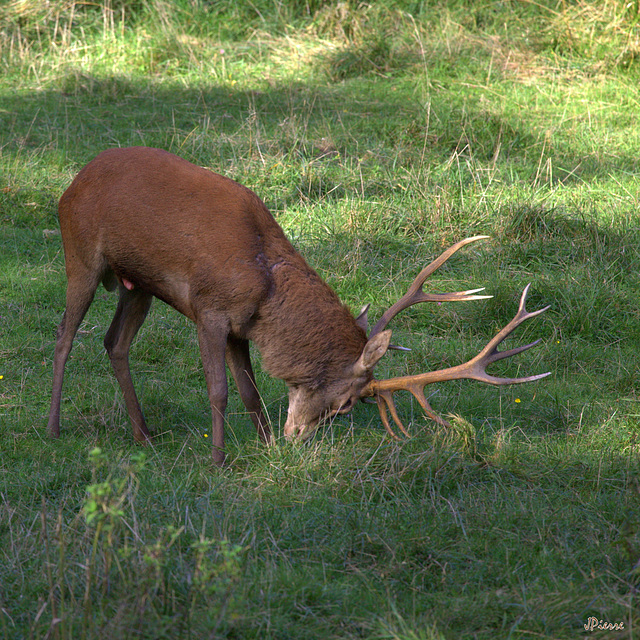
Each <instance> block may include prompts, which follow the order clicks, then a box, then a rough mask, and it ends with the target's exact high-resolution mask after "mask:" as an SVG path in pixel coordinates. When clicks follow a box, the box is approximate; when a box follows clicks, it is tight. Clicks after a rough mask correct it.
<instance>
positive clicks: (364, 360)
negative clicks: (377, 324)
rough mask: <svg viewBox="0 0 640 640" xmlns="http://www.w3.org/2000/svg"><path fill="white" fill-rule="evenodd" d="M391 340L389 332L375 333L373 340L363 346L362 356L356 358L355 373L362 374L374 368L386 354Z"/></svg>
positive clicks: (388, 330)
mask: <svg viewBox="0 0 640 640" xmlns="http://www.w3.org/2000/svg"><path fill="white" fill-rule="evenodd" d="M390 340H391V330H390V329H387V330H386V331H381V332H380V333H377V334H376V335H375V336H373V338H370V339H369V340H368V341H367V344H365V345H364V349H363V350H362V354H361V355H360V357H359V358H358V361H357V362H356V364H355V371H356V373H358V374H360V373H364V372H365V371H371V369H373V367H375V366H376V364H377V363H378V361H379V360H380V358H382V356H383V355H384V354H385V353H387V349H388V348H389V342H390Z"/></svg>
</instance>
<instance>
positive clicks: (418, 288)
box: [369, 236, 491, 338]
mask: <svg viewBox="0 0 640 640" xmlns="http://www.w3.org/2000/svg"><path fill="white" fill-rule="evenodd" d="M488 237H489V236H473V237H471V238H465V239H464V240H460V241H459V242H456V243H455V244H454V245H452V246H451V247H449V248H448V249H447V250H446V251H445V252H444V253H443V254H441V255H440V256H439V257H438V258H436V259H435V260H434V261H433V262H432V263H431V264H429V265H427V266H426V267H425V268H424V269H423V270H422V271H421V272H420V273H419V274H418V275H417V277H416V278H415V280H414V281H413V283H412V284H411V286H410V287H409V289H408V290H407V293H405V294H404V295H403V296H402V298H400V300H398V301H397V302H396V303H395V304H393V305H392V306H391V307H389V308H388V309H387V310H386V311H385V312H384V313H383V314H382V317H381V318H380V320H378V322H377V323H376V325H375V326H374V327H373V329H372V330H371V333H370V334H369V338H372V337H373V336H375V335H376V334H378V333H380V332H381V331H382V330H383V329H384V328H385V327H386V326H387V325H388V324H389V322H390V321H391V319H392V318H394V317H395V316H396V315H398V314H399V313H400V312H401V311H402V310H403V309H406V308H407V307H411V306H413V305H414V304H418V303H420V302H447V301H458V300H460V301H462V300H481V299H484V298H490V297H491V296H478V295H475V294H476V293H478V292H479V291H484V287H482V288H480V289H469V290H468V291H456V292H452V293H425V292H424V291H423V290H422V285H423V284H424V282H425V280H426V279H427V278H428V277H429V276H430V275H431V274H432V273H433V272H434V271H436V270H437V269H439V268H440V267H441V266H442V265H443V264H444V263H445V262H446V261H447V260H448V259H449V258H450V257H451V256H452V255H453V254H454V253H455V252H456V251H458V250H459V249H461V248H462V247H464V246H465V245H467V244H470V243H471V242H476V241H477V240H485V239H486V238H488Z"/></svg>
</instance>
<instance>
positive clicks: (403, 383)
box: [362, 236, 550, 440]
mask: <svg viewBox="0 0 640 640" xmlns="http://www.w3.org/2000/svg"><path fill="white" fill-rule="evenodd" d="M479 237H482V236H479ZM479 237H476V238H468V239H466V240H462V241H461V242H459V243H457V244H456V245H453V247H451V249H449V250H448V251H447V252H445V253H444V254H442V256H440V258H438V259H437V260H435V261H434V262H433V263H431V264H430V265H429V266H428V267H427V268H426V269H425V270H424V271H423V272H422V273H421V274H420V276H418V278H416V281H415V282H414V283H413V285H412V286H411V288H410V290H409V292H411V291H412V290H414V291H417V289H418V288H419V287H420V286H421V285H422V283H423V282H424V278H422V280H420V278H421V276H422V274H423V273H424V272H425V271H427V270H429V269H431V271H430V272H429V273H431V272H433V271H434V270H435V269H437V268H438V267H439V266H440V264H442V262H444V260H446V259H447V258H448V257H449V255H451V254H453V253H454V252H455V251H457V250H458V249H459V248H460V247H461V246H464V244H467V243H468V242H473V241H474V240H478V239H479ZM446 254H448V255H446ZM445 255H446V257H445V258H444V260H441V258H443V256H445ZM439 261H440V262H439ZM438 262H439V264H437V265H436V263H438ZM433 265H436V266H435V267H434V266H433ZM432 267H433V268H432ZM429 273H427V275H429ZM425 278H426V276H425ZM529 287H530V285H527V286H526V287H525V289H524V291H523V292H522V297H521V298H520V306H519V307H518V312H517V313H516V315H515V317H514V318H513V320H511V322H509V324H507V325H506V326H505V327H504V328H503V329H501V330H500V331H499V332H498V333H497V334H496V336H495V337H494V338H493V339H492V340H491V341H490V342H489V343H488V344H487V346H486V347H485V348H484V349H483V350H482V351H481V352H480V353H479V354H478V355H477V356H475V358H472V359H471V360H469V361H468V362H465V363H464V364H459V365H457V366H455V367H450V368H448V369H441V370H439V371H430V372H427V373H421V374H418V375H414V376H402V377H398V378H390V379H388V380H375V379H374V380H372V381H371V382H370V383H369V384H368V386H367V387H366V388H365V389H364V391H363V393H362V395H363V396H375V398H376V401H377V403H378V410H379V411H380V418H381V419H382V423H383V424H384V426H385V429H386V430H387V432H388V433H389V434H390V435H391V436H392V437H393V438H395V439H396V440H399V438H398V436H397V435H396V434H395V433H394V432H393V430H392V429H391V426H390V424H389V418H388V416H387V408H388V409H389V411H390V413H391V417H392V418H393V420H394V422H395V423H396V425H397V426H398V428H399V429H400V431H401V432H402V433H403V434H404V435H405V436H407V437H409V433H408V432H407V430H406V429H405V428H404V425H403V424H402V421H401V420H400V418H399V417H398V412H397V410H396V406H395V403H394V401H393V394H394V392H396V391H401V390H404V391H409V392H411V393H412V394H413V396H414V397H415V398H416V400H417V401H418V402H419V403H420V406H421V407H422V409H423V411H424V412H425V413H426V414H427V415H428V416H429V417H430V418H431V419H432V420H435V421H436V422H437V423H438V424H441V425H443V426H449V424H448V422H446V421H445V420H443V419H442V418H441V417H440V416H438V415H437V414H436V413H435V412H434V411H433V409H432V408H431V407H430V406H429V403H428V402H427V399H426V397H425V395H424V387H425V386H426V385H428V384H431V383H433V382H442V381H445V380H459V379H463V378H467V379H472V380H479V381H481V382H486V383H487V384H493V385H503V384H518V383H522V382H533V381H534V380H540V379H541V378H544V377H546V376H548V375H549V373H550V372H547V373H541V374H538V375H534V376H527V377H525V378H499V377H496V376H492V375H491V374H489V373H487V371H486V368H487V367H488V366H489V365H490V364H492V363H494V362H497V361H498V360H503V359H504V358H510V357H511V356H514V355H516V354H518V353H521V352H522V351H526V350H527V349H530V348H531V347H533V346H535V345H536V344H538V342H540V340H536V341H535V342H532V343H530V344H527V345H524V346H521V347H515V348H513V349H509V350H507V351H498V345H499V344H500V343H501V342H502V341H503V340H504V339H505V338H507V336H509V335H510V334H511V333H512V332H513V331H514V330H515V329H516V328H517V327H519V326H520V325H521V324H522V323H523V322H524V321H525V320H528V319H529V318H533V317H535V316H537V315H540V314H541V313H543V312H544V311H546V310H547V309H548V308H549V307H548V306H547V307H544V309H538V310H537V311H532V312H529V311H527V310H526V307H525V304H526V300H527V293H528V292H529ZM476 291H477V290H476ZM468 293H473V292H461V294H462V295H461V297H460V298H449V297H447V298H442V299H447V300H451V299H454V300H457V299H463V300H470V299H473V297H471V296H468V297H467V296H465V294H468ZM444 295H446V296H455V295H460V294H444ZM408 296H409V293H407V295H405V296H403V298H402V299H401V300H400V301H399V302H398V303H396V304H395V305H394V306H393V307H391V308H390V309H389V311H388V312H387V313H385V314H384V316H383V317H382V318H381V321H382V320H384V319H385V317H386V316H387V315H388V316H389V317H388V318H386V322H388V321H389V320H390V319H391V318H392V317H393V316H394V315H395V314H396V313H398V311H400V310H401V309H403V308H406V307H407V306H409V304H415V302H410V303H408V304H407V303H406V301H405V303H403V304H402V305H401V304H400V303H402V302H403V300H405V298H407V300H408V299H409V297H408ZM413 297H415V298H420V300H417V301H419V302H422V300H426V299H427V294H415V293H412V294H411V296H410V298H411V299H413ZM475 297H487V296H475ZM428 299H431V298H428ZM394 307H398V309H397V310H396V311H395V312H394V313H390V312H391V311H392V310H393V309H394ZM381 321H380V322H381ZM380 322H378V324H377V325H376V327H374V330H373V331H372V332H371V333H372V334H373V333H374V331H375V330H376V328H377V327H378V325H379V324H380ZM386 322H385V324H384V325H383V326H382V328H384V326H386ZM381 330H382V329H381V328H379V329H378V331H381Z"/></svg>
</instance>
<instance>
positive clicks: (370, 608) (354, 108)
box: [0, 0, 640, 640]
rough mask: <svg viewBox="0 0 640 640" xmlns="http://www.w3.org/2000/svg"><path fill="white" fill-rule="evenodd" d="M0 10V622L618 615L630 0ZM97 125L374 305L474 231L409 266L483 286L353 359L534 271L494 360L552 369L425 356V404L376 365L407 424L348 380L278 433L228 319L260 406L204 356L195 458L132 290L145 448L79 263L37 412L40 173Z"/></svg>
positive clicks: (415, 354) (450, 284)
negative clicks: (247, 403) (308, 427)
mask: <svg viewBox="0 0 640 640" xmlns="http://www.w3.org/2000/svg"><path fill="white" fill-rule="evenodd" d="M0 21H1V22H0V243H1V247H0V261H1V263H0V266H1V268H0V376H2V377H1V378H0V638H12V639H13V638H60V639H63V638H65V639H66V638H69V639H70V638H73V639H76V638H261V639H263V638H272V639H278V640H280V639H284V638H292V639H296V640H297V639H306V638H308V639H317V638H377V639H394V640H435V639H438V640H440V639H442V638H446V639H454V638H455V639H458V638H474V639H487V640H488V639H494V638H521V639H529V638H548V639H556V638H567V639H568V638H576V637H585V638H598V639H599V638H625V639H627V638H629V639H631V638H636V637H638V636H639V635H640V632H639V631H638V627H639V625H640V611H639V608H638V585H639V579H640V573H639V571H640V569H639V562H640V536H639V533H638V530H639V526H640V517H639V515H638V514H639V513H640V508H639V507H640V464H639V461H638V454H639V438H640V421H639V413H640V412H639V409H640V407H639V404H638V403H639V397H638V389H639V386H640V380H639V373H638V371H639V365H640V307H639V305H638V291H639V290H640V275H639V274H640V255H639V241H640V213H639V212H640V207H639V202H638V193H639V190H638V186H639V176H640V166H639V160H638V148H640V129H638V126H637V122H638V120H637V112H638V105H639V103H640V89H639V88H638V87H639V86H640V82H639V80H640V74H639V69H640V67H639V66H638V65H639V64H640V62H639V60H640V58H639V55H640V45H639V37H640V34H639V31H638V29H639V27H638V24H639V23H638V8H637V3H629V4H627V5H623V4H622V3H615V2H612V1H610V0H606V1H602V2H597V3H595V2H594V3H591V2H586V1H579V2H575V3H573V4H568V3H556V2H543V3H525V2H523V3H512V4H509V3H497V2H495V3H494V2H488V3H480V2H468V3H461V2H460V3H458V2H450V3H427V2H421V3H410V2H400V1H398V2H391V0H389V1H388V2H372V3H369V4H360V3H351V2H346V3H333V2H331V3H320V2H305V3H302V2H293V1H292V2H288V3H286V2H282V1H275V0H274V1H273V2H267V1H266V0H263V1H259V2H255V3H251V4H249V3H247V5H246V6H245V5H244V3H235V4H234V5H233V6H232V7H224V6H223V3H220V4H215V3H205V2H198V1H195V0H193V1H187V0H184V1H180V2H174V3H168V2H162V1H160V0H155V1H153V0H146V1H144V0H130V1H126V0H121V1H116V0H113V1H112V2H110V3H107V2H104V3H102V2H99V3H95V4H92V5H85V4H80V3H76V2H74V1H72V0H57V1H52V2H48V3H40V2H35V1H34V2H31V1H23V2H8V3H5V4H3V5H2V6H0ZM127 145H149V146H157V147H161V148H164V149H167V150H170V151H172V152H174V153H177V154H178V155H181V156H183V157H185V158H187V159H188V160H190V161H192V162H195V163H196V164H199V165H203V166H206V167H209V168H211V169H213V170H215V171H218V172H220V173H223V174H224V175H227V176H229V177H232V178H234V179H236V180H238V181H240V182H242V183H243V184H245V185H247V186H248V187H250V188H252V189H253V190H254V191H256V192H257V193H258V194H259V195H260V196H261V197H262V198H263V199H264V200H265V202H267V204H268V205H269V207H270V209H271V210H272V212H273V213H274V215H275V216H276V218H277V220H278V222H279V223H280V224H281V225H282V226H283V228H284V229H285V231H286V232H287V234H288V235H289V237H290V238H291V240H292V242H293V243H294V245H295V246H296V247H297V248H298V249H299V250H300V251H301V253H303V255H304V256H305V257H306V258H307V260H308V261H309V263H310V264H311V265H312V266H313V267H314V268H316V269H317V270H318V271H319V272H320V274H321V275H322V276H323V277H324V278H325V279H326V280H327V281H328V282H329V283H330V284H331V285H332V286H333V287H334V288H335V289H336V290H337V292H338V293H339V295H340V297H341V298H342V299H343V300H344V301H345V302H346V303H347V304H349V305H350V306H351V308H352V309H353V310H354V312H357V311H358V310H359V308H360V307H361V306H362V305H363V304H365V303H371V310H370V317H372V318H373V319H374V320H375V319H377V318H378V317H379V316H380V314H381V313H382V312H383V311H384V309H386V308H387V307H388V306H389V305H390V304H392V303H393V302H394V301H395V300H396V299H397V298H398V297H399V296H401V295H402V293H404V291H405V290H406V288H407V286H408V285H409V284H410V282H411V281H412V279H413V277H414V276H415V274H417V273H418V272H419V271H420V269H421V268H422V267H423V266H424V265H425V264H426V263H428V262H429V261H430V260H431V259H432V258H433V257H435V256H436V255H437V254H438V253H439V252H440V251H442V250H443V249H444V248H446V247H447V246H448V245H449V244H451V243H453V242H455V241H456V240H458V239H461V238H463V237H465V236H469V235H476V234H486V235H489V236H490V237H491V239H490V240H488V241H484V242H482V243H477V244H474V245H472V246H469V247H466V248H465V249H463V250H462V251H461V252H460V253H459V254H458V255H456V256H455V257H454V258H452V259H451V260H450V261H449V263H447V265H445V266H444V267H443V268H442V269H440V271H438V272H437V273H436V274H435V275H434V276H433V277H432V278H431V279H430V280H429V282H428V284H427V285H426V288H427V289H428V290H432V291H449V290H458V289H469V288H475V287H480V286H485V287H486V288H487V292H488V293H489V294H491V295H493V298H491V299H490V300H484V301H477V302H472V303H467V304H457V305H456V304H454V303H449V304H443V305H441V306H438V305H421V307H418V308H414V309H410V310H407V311H405V312H404V313H403V314H402V315H400V316H399V317H397V318H396V319H394V321H393V324H392V328H393V329H394V342H396V343H398V344H402V345H405V346H407V347H410V348H411V349H412V351H411V352H408V353H406V354H405V353H399V352H394V353H389V354H388V355H387V356H386V357H385V359H384V360H383V362H382V363H380V365H379V366H378V369H377V375H378V377H385V376H387V377H388V376H392V375H401V374H408V373H417V372H420V371H426V370H434V369H438V368H442V367H446V366H451V365H453V364H457V363H459V362H462V361H464V360H465V359H468V358H470V357H472V356H473V355H475V354H476V353H477V352H478V351H479V350H480V349H481V348H482V347H483V345H484V344H485V343H486V342H487V341H488V340H489V339H491V337H492V336H493V335H494V334H495V332H496V331H497V330H498V329H499V328H500V327H501V326H503V325H504V324H506V323H507V322H508V321H509V320H510V319H511V317H512V316H513V315H514V313H515V311H516V309H517V304H518V297H519V295H520V292H521V291H522V289H523V288H524V286H525V285H526V284H527V283H529V282H531V283H532V286H531V294H530V299H529V302H528V307H529V308H530V309H531V310H534V309H536V308H540V307H542V306H546V305H547V304H550V305H551V309H550V310H549V311H547V312H546V313H545V314H543V315H542V316H540V317H539V318H537V319H536V320H533V321H531V322H529V323H527V325H525V326H523V327H522V328H520V329H518V331H517V335H516V336H514V337H513V338H510V339H509V341H508V344H509V345H512V346H515V345H516V344H523V343H525V342H530V341H533V340H536V339H538V338H541V342H540V344H539V345H538V346H537V347H536V348H535V349H532V350H531V351H528V352H527V353H526V354H523V355H521V356H519V357H518V358H516V359H514V361H513V362H507V363H504V364H501V365H497V366H495V367H494V369H492V371H496V372H500V373H502V374H505V375H530V374H535V373H541V372H544V371H551V376H549V377H548V378H546V379H544V380H542V381H540V382H537V383H534V384H531V385H524V386H517V387H505V388H494V387H487V386H483V385H481V384H479V383H476V382H471V381H461V382H449V383H442V384H438V385H434V386H433V387H432V388H427V391H428V393H427V395H428V397H429V401H430V402H431V403H432V405H433V406H434V408H435V409H436V410H437V411H439V412H440V413H441V414H442V415H444V416H449V420H450V421H451V423H452V428H451V429H443V428H441V427H438V426H437V425H435V424H433V423H432V422H430V421H428V420H427V419H426V418H425V417H424V416H423V415H422V414H421V411H420V408H419V407H418V406H417V404H416V403H414V402H412V401H411V399H410V398H408V397H400V398H399V399H398V406H399V409H400V411H401V414H402V416H403V418H404V420H405V423H406V424H407V426H408V428H409V430H410V432H411V433H412V437H411V438H410V439H407V440H403V441H400V442H395V441H393V440H391V439H390V438H389V437H388V436H387V435H386V433H385V431H384V429H383V427H382V425H381V422H380V418H379V416H378V413H377V410H376V408H375V406H372V405H365V404H361V405H359V406H357V407H356V408H355V409H354V410H353V412H352V413H351V414H350V415H349V416H341V417H339V418H338V419H336V420H335V421H333V422H332V423H331V424H329V425H326V426H325V427H323V428H322V429H321V430H320V431H319V432H318V434H317V435H316V437H315V438H314V439H313V440H312V441H311V442H310V443H308V444H306V445H304V446H295V445H291V444H288V443H285V442H284V441H282V440H281V439H280V433H281V432H280V428H281V425H282V424H283V421H284V416H285V415H286V405H287V396H286V388H285V386H284V384H283V383H282V382H279V381H277V380H273V379H271V378H269V376H268V375H266V374H265V373H264V372H262V371H261V370H260V366H259V357H258V354H257V353H256V358H255V360H256V363H257V369H258V371H257V377H258V384H259V388H260V391H261V395H262V399H263V402H264V405H265V408H266V410H267V412H268V414H269V416H270V418H271V421H272V424H273V427H274V431H275V433H276V435H277V436H278V437H277V439H276V442H275V444H274V446H273V447H270V448H269V449H266V448H264V447H262V446H261V445H260V444H259V443H258V442H257V438H256V435H255V433H254V430H253V428H252V426H251V423H250V420H249V419H248V416H247V415H246V414H245V413H244V408H243V406H242V404H241V402H240V401H239V398H238V397H237V393H236V391H235V388H234V387H233V386H232V385H231V389H230V390H231V397H230V404H229V409H228V412H227V421H228V424H227V430H226V434H227V442H228V450H229V458H230V466H229V468H226V469H224V470H220V469H216V468H214V467H213V465H212V463H211V458H210V446H209V444H208V434H207V432H208V429H209V424H210V409H209V406H208V401H207V394H206V389H205V383H204V376H203V375H202V370H201V363H200V359H199V354H198V349H197V340H196V336H195V332H194V328H193V326H192V325H191V324H190V323H189V321H187V320H186V319H185V318H183V317H181V316H180V315H179V314H177V313H176V312H174V311H173V310H171V309H170V308H168V307H167V306H166V305H164V304H163V303H160V302H156V303H154V307H153V309H152V312H151V314H150V316H149V318H148V319H147V321H146V323H145V325H144V326H143V328H142V330H141V332H140V335H139V337H138V338H137V340H136V342H135V344H134V347H133V350H132V370H133V375H134V380H135V382H136V384H137V388H138V392H139V395H140V398H141V402H142V404H143V407H144V409H145V413H146V416H147V420H148V422H149V425H150V427H151V428H152V429H153V431H154V433H155V439H154V443H153V445H151V446H150V447H148V448H146V449H143V448H142V447H140V446H138V445H136V444H135V443H134V442H133V439H132V436H131V429H130V426H129V423H128V418H127V415H126V410H125V408H124V404H123V402H122V398H121V394H120V392H119V389H118V388H117V384H116V382H115V379H114V378H113V375H112V373H111V370H110V366H109V363H108V359H107V357H106V355H105V353H104V349H103V347H102V339H103V336H104V333H105V331H106V329H107V327H108V325H109V322H110V320H111V315H112V313H113V311H114V309H115V297H114V296H113V295H111V294H108V293H107V292H106V291H104V290H102V289H100V290H99V291H98V293H97V295H96V299H95V301H94V303H93V305H92V307H91V309H90V311H89V313H88V315H87V318H86V320H85V322H84V323H83V325H82V328H81V331H80V332H79V334H78V336H77V338H76V342H75V346H74V350H73V351H72V355H71V358H70V360H69V363H68V365H67V373H66V380H65V387H64V399H63V410H62V437H61V438H60V439H59V440H58V441H52V440H50V439H49V438H48V437H47V434H46V430H45V424H46V417H47V412H48V405H49V400H50V397H49V393H50V384H51V361H52V357H53V349H54V341H55V329H56V326H57V324H58V322H59V321H60V318H61V316H62V313H63V310H64V295H65V275H64V259H63V253H62V248H61V242H60V237H59V235H58V234H57V232H56V230H57V216H56V206H57V200H58V199H59V197H60V195H61V194H62V192H63V191H64V189H65V188H66V186H68V184H69V183H70V181H71V180H72V179H73V176H74V175H75V174H76V173H77V171H78V170H79V169H80V168H81V167H82V166H83V165H84V164H86V163H87V162H88V161H89V160H90V159H91V158H92V157H94V156H95V155H96V154H97V153H98V152H99V151H101V150H103V149H105V148H108V147H113V146H127ZM592 618H595V619H596V624H595V625H593V624H591V625H590V620H591V619H592ZM591 622H593V621H592V620H591ZM585 625H587V626H591V627H592V628H590V629H585ZM598 626H599V627H601V628H598ZM614 627H615V628H614Z"/></svg>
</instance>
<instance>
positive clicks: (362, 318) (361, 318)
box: [356, 304, 369, 333]
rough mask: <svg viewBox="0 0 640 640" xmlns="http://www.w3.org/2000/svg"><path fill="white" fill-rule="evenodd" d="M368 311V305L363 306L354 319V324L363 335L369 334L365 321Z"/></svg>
mask: <svg viewBox="0 0 640 640" xmlns="http://www.w3.org/2000/svg"><path fill="white" fill-rule="evenodd" d="M368 311H369V305H368V304H365V305H364V307H362V309H360V313H359V314H358V317H357V318H356V324H357V325H358V326H359V327H360V328H361V329H364V331H365V333H368V332H369V322H368V320H367V312H368Z"/></svg>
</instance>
